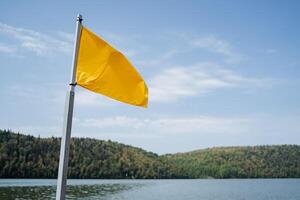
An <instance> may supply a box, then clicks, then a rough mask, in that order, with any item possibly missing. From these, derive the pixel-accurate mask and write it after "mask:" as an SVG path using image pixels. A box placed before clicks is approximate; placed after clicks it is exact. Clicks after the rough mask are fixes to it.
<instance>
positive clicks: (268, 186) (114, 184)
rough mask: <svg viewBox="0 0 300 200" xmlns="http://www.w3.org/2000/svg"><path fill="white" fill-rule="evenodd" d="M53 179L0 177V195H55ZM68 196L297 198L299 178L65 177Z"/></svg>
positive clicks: (108, 199)
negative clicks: (66, 178)
mask: <svg viewBox="0 0 300 200" xmlns="http://www.w3.org/2000/svg"><path fill="white" fill-rule="evenodd" d="M55 190H56V180H54V179H0V199H1V200H5V199H20V200H21V199H22V200H23V199H55ZM67 199H84V200H87V199H100V200H123V199H126V200H150V199H151V200H158V199H160V200H201V199H203V200H248V199H251V200H252V199H253V200H254V199H255V200H284V199H288V200H299V199H300V179H227V180H218V179H209V180H203V179H195V180H68V189H67Z"/></svg>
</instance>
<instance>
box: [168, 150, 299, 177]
mask: <svg viewBox="0 0 300 200" xmlns="http://www.w3.org/2000/svg"><path fill="white" fill-rule="evenodd" d="M164 158H165V160H167V161H168V163H169V164H170V165H171V166H175V168H172V169H173V171H172V173H173V174H174V175H175V176H176V177H180V178H209V177H213V178H287V177H289V178H299V177H300V146H299V145H272V146H254V147H219V148H209V149H204V150H198V151H192V152H188V153H179V154H174V155H166V156H164Z"/></svg>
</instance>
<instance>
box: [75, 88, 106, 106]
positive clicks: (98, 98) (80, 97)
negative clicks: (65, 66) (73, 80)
mask: <svg viewBox="0 0 300 200" xmlns="http://www.w3.org/2000/svg"><path fill="white" fill-rule="evenodd" d="M75 99H76V100H75V104H76V105H78V106H101V107H107V106H110V105H112V103H111V102H110V101H111V100H108V99H107V97H104V96H102V95H100V94H96V93H94V92H91V91H89V90H86V89H79V88H77V91H76V94H75Z"/></svg>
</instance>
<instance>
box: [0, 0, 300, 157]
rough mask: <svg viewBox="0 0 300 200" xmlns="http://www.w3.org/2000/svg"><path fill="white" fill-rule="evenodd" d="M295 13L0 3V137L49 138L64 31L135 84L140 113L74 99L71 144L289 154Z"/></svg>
mask: <svg viewBox="0 0 300 200" xmlns="http://www.w3.org/2000/svg"><path fill="white" fill-rule="evenodd" d="M299 9H300V3H299V2H298V1H281V2H280V1H247V2H246V1H126V2H125V1H64V2H62V1H1V2H0V66H1V75H2V76H1V79H0V95H1V98H0V109H1V113H2V114H1V116H0V128H1V129H11V130H14V131H20V132H22V133H26V134H33V135H40V136H42V137H48V136H61V134H62V131H61V130H62V119H63V111H64V101H65V94H66V91H67V87H68V83H69V78H70V69H71V60H72V47H73V38H74V36H73V35H74V31H75V19H76V15H77V14H78V13H81V14H82V15H83V18H84V21H83V23H84V25H85V26H87V27H89V28H90V29H91V30H93V31H94V32H95V33H97V34H99V35H100V36H101V37H103V38H104V39H105V40H107V41H108V42H109V43H111V44H112V45H113V46H115V47H116V48H118V49H119V50H121V51H122V52H123V53H124V54H125V55H126V56H127V57H128V58H129V59H130V60H131V61H132V63H133V64H134V65H135V66H136V68H137V69H138V71H139V72H140V73H141V74H142V75H143V77H144V78H145V80H146V82H147V84H148V86H149V90H150V101H149V108H148V109H143V108H138V107H134V106H128V105H126V104H122V103H119V102H116V101H114V100H111V99H108V98H106V97H103V96H100V95H97V94H94V93H92V92H89V91H87V90H84V89H82V88H79V87H78V88H76V99H75V111H74V112H75V113H74V124H73V132H72V136H77V137H94V138H98V139H105V140H107V139H110V140H114V141H119V142H123V143H126V144H131V145H134V146H138V147H142V148H144V149H146V150H150V151H154V152H157V153H159V154H162V153H173V152H181V151H188V150H194V149H199V148H206V147H213V146H236V145H261V144H300V143H299V141H300V125H299V122H300V108H299V107H300V106H299V102H300V94H299V89H300V81H299V76H300V58H299V52H298V51H299V47H300V39H299V35H300V28H299V27H300V22H299V20H298V19H299V17H300V14H299V12H298V11H299Z"/></svg>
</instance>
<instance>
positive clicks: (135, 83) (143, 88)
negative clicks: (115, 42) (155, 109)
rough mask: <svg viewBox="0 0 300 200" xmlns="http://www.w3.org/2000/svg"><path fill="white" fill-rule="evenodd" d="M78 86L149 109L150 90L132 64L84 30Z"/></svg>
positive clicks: (93, 34) (79, 58)
mask: <svg viewBox="0 0 300 200" xmlns="http://www.w3.org/2000/svg"><path fill="white" fill-rule="evenodd" d="M76 78H77V84H78V85H80V86H82V87H84V88H86V89H88V90H91V91H93V92H96V93H100V94H103V95H105V96H108V97H110V98H113V99H115V100H118V101H121V102H125V103H128V104H132V105H136V106H142V107H147V105H148V88H147V85H146V83H145V81H144V80H143V78H142V77H141V75H140V74H139V73H138V71H137V70H136V69H135V68H134V66H133V65H132V64H131V63H130V61H129V60H128V59H127V58H126V57H125V56H124V55H123V54H122V53H121V52H120V51H118V50H117V49H115V48H114V47H112V46H111V45H110V44H108V43H107V42H106V41H104V40H103V39H102V38H100V37H99V36H97V35H96V34H95V33H93V32H92V31H90V30H89V29H87V28H85V27H84V26H82V31H81V37H80V45H79V53H78V61H77V75H76Z"/></svg>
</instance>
